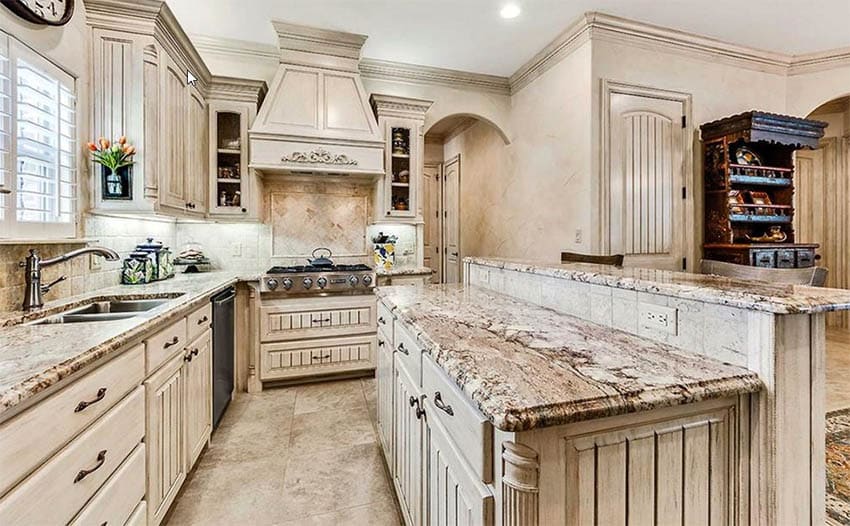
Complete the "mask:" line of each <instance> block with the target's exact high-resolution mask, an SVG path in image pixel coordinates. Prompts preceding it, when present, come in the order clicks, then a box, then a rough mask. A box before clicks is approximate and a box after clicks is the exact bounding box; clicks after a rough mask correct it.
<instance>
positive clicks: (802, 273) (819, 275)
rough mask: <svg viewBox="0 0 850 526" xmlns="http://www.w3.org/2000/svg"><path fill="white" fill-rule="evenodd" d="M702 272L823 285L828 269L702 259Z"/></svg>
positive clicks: (741, 277)
mask: <svg viewBox="0 0 850 526" xmlns="http://www.w3.org/2000/svg"><path fill="white" fill-rule="evenodd" d="M700 271H701V272H702V273H703V274H712V275H715V276H724V277H727V278H737V279H746V280H758V281H767V282H770V283H788V284H792V285H810V286H812V287H823V286H824V284H825V283H826V276H827V275H828V274H829V270H827V269H826V268H825V267H809V268H789V269H785V268H759V267H753V266H749V265H736V264H734V263H727V262H725V261H713V260H710V259H703V260H702V261H701V262H700Z"/></svg>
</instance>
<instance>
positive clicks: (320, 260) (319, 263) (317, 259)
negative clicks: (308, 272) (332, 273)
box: [307, 247, 334, 267]
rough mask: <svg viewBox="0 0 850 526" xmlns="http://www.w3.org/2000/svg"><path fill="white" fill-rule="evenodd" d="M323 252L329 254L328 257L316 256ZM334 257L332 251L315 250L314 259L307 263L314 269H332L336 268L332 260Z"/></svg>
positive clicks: (322, 248) (325, 249)
mask: <svg viewBox="0 0 850 526" xmlns="http://www.w3.org/2000/svg"><path fill="white" fill-rule="evenodd" d="M323 251H324V252H327V255H326V256H317V255H316V253H317V252H319V253H321V252H323ZM332 255H333V252H331V249H329V248H324V247H320V248H317V249H315V250H313V259H308V260H307V262H308V263H310V264H311V265H313V266H314V267H332V266H334V262H333V260H331V256H332Z"/></svg>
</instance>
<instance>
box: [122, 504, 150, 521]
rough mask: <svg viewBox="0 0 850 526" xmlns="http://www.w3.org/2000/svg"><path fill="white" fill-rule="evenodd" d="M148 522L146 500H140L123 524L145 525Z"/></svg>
mask: <svg viewBox="0 0 850 526" xmlns="http://www.w3.org/2000/svg"><path fill="white" fill-rule="evenodd" d="M147 523H148V503H147V502H146V501H142V502H140V503H139V504H138V505H137V506H136V509H134V510H133V513H132V514H131V515H130V518H129V519H127V522H125V523H124V526H145V525H146V524H147Z"/></svg>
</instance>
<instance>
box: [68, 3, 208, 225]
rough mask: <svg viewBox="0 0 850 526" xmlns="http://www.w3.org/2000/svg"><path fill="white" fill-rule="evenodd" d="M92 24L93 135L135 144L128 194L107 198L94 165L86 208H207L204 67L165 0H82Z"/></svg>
mask: <svg viewBox="0 0 850 526" xmlns="http://www.w3.org/2000/svg"><path fill="white" fill-rule="evenodd" d="M84 4H85V8H86V16H87V22H88V25H89V26H90V27H91V31H92V70H93V71H92V79H91V80H92V94H93V117H94V118H93V122H92V135H93V136H94V137H100V136H103V137H107V138H115V137H118V136H121V135H125V136H127V138H128V139H129V140H130V142H132V143H133V144H135V145H136V146H137V150H138V153H137V154H136V157H135V161H136V164H134V165H133V166H132V168H131V169H130V172H129V177H130V179H131V182H130V188H131V191H130V195H129V197H126V198H124V199H109V198H106V197H105V196H104V195H103V193H102V191H101V190H102V185H101V181H100V177H101V171H100V170H97V169H95V168H97V167H96V166H92V169H91V174H92V178H93V180H92V184H91V188H92V193H93V195H92V207H93V208H94V209H95V210H98V211H102V212H112V213H121V212H128V213H166V214H170V215H178V216H198V217H203V216H205V215H206V214H207V210H208V205H209V204H211V203H212V201H210V199H209V195H208V194H209V192H208V181H209V168H210V163H209V162H208V155H209V144H210V140H209V125H208V119H209V112H208V107H207V106H208V103H207V100H206V93H207V90H208V88H209V85H210V73H209V70H207V67H206V66H205V65H204V63H203V61H202V60H201V57H200V55H198V53H197V51H196V50H195V48H194V46H192V44H191V42H190V41H189V39H188V37H187V36H186V34H185V33H184V32H183V29H182V28H181V27H180V26H179V25H178V23H177V21H176V19H175V18H174V15H173V14H172V13H171V10H170V9H169V8H168V6H167V5H166V4H165V2H162V1H158V0H144V1H141V2H139V1H130V0H84Z"/></svg>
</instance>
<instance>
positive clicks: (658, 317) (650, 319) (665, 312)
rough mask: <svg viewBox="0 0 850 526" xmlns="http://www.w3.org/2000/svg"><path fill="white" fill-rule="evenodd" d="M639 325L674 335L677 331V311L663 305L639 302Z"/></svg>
mask: <svg viewBox="0 0 850 526" xmlns="http://www.w3.org/2000/svg"><path fill="white" fill-rule="evenodd" d="M638 315H639V317H640V326H641V328H643V329H648V330H651V331H656V332H663V333H666V334H671V335H673V336H675V335H676V334H677V333H678V325H679V324H678V311H677V310H676V309H674V308H672V307H666V306H664V305H654V304H652V303H640V304H639V305H638Z"/></svg>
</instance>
